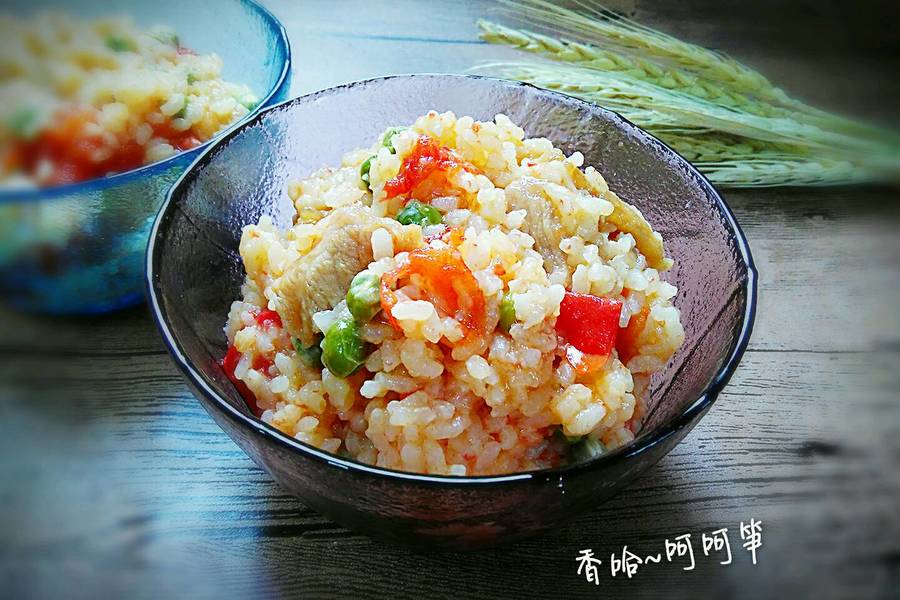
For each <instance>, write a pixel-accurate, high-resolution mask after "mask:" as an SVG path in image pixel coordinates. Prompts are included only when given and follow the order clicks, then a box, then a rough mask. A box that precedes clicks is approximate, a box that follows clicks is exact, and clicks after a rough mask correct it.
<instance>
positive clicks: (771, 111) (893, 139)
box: [478, 19, 900, 145]
mask: <svg viewBox="0 0 900 600" xmlns="http://www.w3.org/2000/svg"><path fill="white" fill-rule="evenodd" d="M478 26H479V27H480V28H481V31H482V33H481V37H482V39H484V40H485V41H487V42H490V43H493V44H504V45H507V46H511V47H514V48H517V49H520V50H524V51H526V52H531V53H535V54H539V55H541V56H544V57H546V58H550V59H552V60H556V61H561V62H567V63H572V64H576V65H578V66H580V67H584V68H588V69H595V70H599V71H605V72H617V73H622V74H625V75H629V76H632V77H634V78H636V79H639V80H641V81H643V82H646V83H651V84H653V85H657V86H659V87H662V88H665V89H672V90H678V91H680V92H682V93H685V94H689V95H691V96H695V97H697V98H700V99H703V100H707V101H710V102H714V103H716V104H720V105H722V106H726V107H728V108H733V109H736V110H743V111H746V112H749V113H751V114H754V115H758V116H764V117H786V118H792V119H795V120H798V121H801V122H804V123H808V124H810V125H814V126H816V127H821V128H824V129H832V130H835V131H838V132H842V133H847V134H850V135H858V136H859V135H862V136H865V137H868V138H871V139H872V140H873V141H880V142H882V143H885V144H889V145H890V144H893V145H900V138H898V137H897V136H895V135H892V134H891V133H890V132H886V131H884V130H883V129H880V128H874V127H871V126H869V125H865V124H862V123H858V122H855V121H852V120H849V119H845V118H843V117H839V116H837V115H832V114H829V113H827V112H824V111H821V110H819V109H816V108H813V107H810V106H808V105H805V104H803V103H802V102H799V101H796V100H793V99H791V98H789V97H787V96H786V95H784V96H783V98H782V100H785V99H787V100H788V101H789V102H787V104H788V105H790V106H791V108H788V107H787V106H785V105H783V104H785V103H784V102H782V103H781V104H778V105H776V104H772V103H770V102H767V101H762V100H761V99H759V98H756V97H754V96H752V95H750V94H749V93H735V92H733V91H731V90H729V89H728V87H727V86H726V85H725V84H723V83H722V82H718V81H712V80H707V79H704V78H703V77H700V76H698V75H695V74H693V73H691V72H689V71H687V70H684V69H679V68H671V67H667V66H665V65H663V66H660V65H657V64H655V63H653V62H651V61H649V60H645V59H643V58H640V57H637V56H633V55H629V54H627V53H625V52H621V51H618V52H615V51H612V50H606V49H602V48H598V47H597V46H594V45H591V44H585V43H582V42H578V41H574V40H568V39H556V38H553V37H550V36H546V35H542V34H539V33H535V32H531V31H524V30H520V29H513V28H511V27H505V26H503V25H499V24H497V23H493V22H491V21H485V20H483V19H482V20H479V21H478ZM760 77H762V76H761V75H760Z"/></svg>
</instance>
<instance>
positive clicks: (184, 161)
mask: <svg viewBox="0 0 900 600" xmlns="http://www.w3.org/2000/svg"><path fill="white" fill-rule="evenodd" d="M44 9H59V10H60V11H62V12H66V13H68V14H72V15H73V16H75V17H81V18H92V17H102V16H116V15H129V16H132V17H133V18H134V19H135V21H136V22H137V23H138V24H139V25H144V26H150V25H155V24H164V25H168V26H171V27H173V28H174V29H175V30H176V31H177V32H178V34H179V37H180V38H181V39H182V40H183V41H184V43H185V45H186V46H188V47H190V48H192V49H194V50H196V51H198V52H200V53H207V52H215V53H217V54H218V55H219V56H220V57H222V60H223V63H224V65H223V72H222V76H223V77H224V78H225V79H226V80H229V81H233V82H235V83H243V84H246V85H248V86H249V87H250V89H251V90H253V92H254V93H255V94H256V95H257V97H259V98H260V105H259V106H258V107H257V108H256V109H255V110H253V111H251V113H250V114H249V115H247V116H246V117H245V118H244V119H242V120H241V123H243V122H247V121H249V120H250V119H252V118H253V117H254V116H255V114H256V113H258V112H259V111H260V110H261V109H262V108H263V107H265V106H268V105H271V104H274V103H276V102H280V101H281V100H284V98H285V97H286V96H287V91H288V86H289V84H290V77H289V75H290V45H289V44H288V38H287V34H286V33H285V31H284V28H283V27H282V26H281V24H280V23H279V22H278V20H277V19H276V18H275V17H274V16H272V14H271V13H269V12H268V11H267V10H265V9H264V8H262V7H261V6H259V5H258V4H256V3H255V2H252V1H251V0H217V1H216V2H203V1H201V0H154V1H153V2H143V1H141V0H116V1H114V2H100V1H96V0H94V1H87V2H78V3H77V4H72V3H71V2H66V1H65V0H62V1H56V2H51V1H41V2H38V3H35V2H25V1H22V0H17V1H13V2H11V3H7V4H4V6H3V7H2V8H0V11H12V12H13V13H14V14H20V15H27V14H30V13H32V12H35V11H37V10H44ZM237 125H238V124H236V125H235V126H237ZM209 144H210V142H207V143H206V144H203V145H201V146H199V147H197V148H194V149H192V150H189V151H187V152H182V153H180V154H177V155H175V156H173V157H171V158H168V159H166V160H162V161H160V162H157V163H154V164H152V165H148V166H145V167H141V168H139V169H135V170H133V171H128V172H126V173H121V174H118V175H113V176H110V177H106V178H103V179H95V180H91V181H87V182H83V183H77V184H72V185H64V186H59V187H55V188H46V189H36V190H26V191H12V190H8V191H4V190H2V188H0V298H2V299H3V300H4V301H6V302H9V303H11V304H13V305H14V306H17V307H20V308H22V309H25V310H30V311H38V312H48V313H57V314H87V313H100V312H107V311H112V310H116V309H119V308H123V307H126V306H130V305H134V304H138V303H140V302H142V301H143V300H144V285H143V273H144V252H145V249H146V244H147V237H148V235H149V232H150V226H151V225H152V223H153V218H154V217H155V216H156V213H157V211H158V210H159V207H160V205H161V204H162V202H163V199H164V198H165V196H166V193H167V192H168V191H169V188H170V187H171V185H172V183H173V182H174V181H175V180H176V179H178V177H179V176H180V175H181V174H182V173H183V172H184V170H185V169H186V168H187V167H188V165H190V164H191V162H192V161H193V160H194V159H196V158H197V157H198V156H199V155H200V154H201V153H203V152H204V150H205V149H206V148H207V147H208V146H209Z"/></svg>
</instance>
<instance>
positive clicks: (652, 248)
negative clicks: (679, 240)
mask: <svg viewBox="0 0 900 600" xmlns="http://www.w3.org/2000/svg"><path fill="white" fill-rule="evenodd" d="M568 168H569V173H570V174H571V175H572V179H573V180H574V181H575V185H576V186H578V187H579V188H581V189H583V190H588V191H590V192H591V193H592V194H594V195H595V196H599V197H601V198H603V199H604V200H608V201H609V202H611V203H612V205H613V212H612V214H611V215H609V216H608V217H606V222H607V223H612V224H613V225H615V226H616V227H617V228H618V229H619V230H620V231H624V232H625V233H630V234H631V235H632V236H634V242H635V245H636V246H637V249H638V250H640V252H641V254H643V255H644V257H645V258H646V259H647V264H648V265H650V266H651V267H653V268H654V269H656V270H657V271H660V272H662V271H666V270H668V269H670V268H671V267H672V264H673V262H672V259H671V258H666V254H665V249H664V248H663V241H662V236H661V235H659V233H658V232H656V231H653V228H652V227H651V226H650V223H648V222H647V219H645V218H644V215H642V214H641V211H639V210H638V209H637V208H635V207H634V206H632V205H631V204H628V203H627V202H625V201H624V200H622V199H621V198H619V197H618V196H617V195H616V194H615V193H613V192H612V191H611V190H609V189H605V190H601V189H597V187H596V186H595V185H593V184H592V183H591V181H590V180H589V179H588V178H587V177H586V176H585V174H584V173H582V172H581V170H579V169H578V167H576V166H574V165H568Z"/></svg>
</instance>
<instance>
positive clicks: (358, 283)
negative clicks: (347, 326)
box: [347, 271, 381, 323]
mask: <svg viewBox="0 0 900 600" xmlns="http://www.w3.org/2000/svg"><path fill="white" fill-rule="evenodd" d="M347 308H349V309H350V314H352V315H353V318H354V319H356V320H357V321H358V322H360V323H365V322H366V321H368V320H370V319H371V318H372V317H374V316H375V315H376V314H377V313H378V311H379V310H381V277H379V276H378V275H376V274H374V273H370V272H369V271H360V272H359V273H357V274H356V277H354V278H353V281H351V282H350V289H348V290H347Z"/></svg>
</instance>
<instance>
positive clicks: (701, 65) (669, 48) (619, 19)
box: [500, 0, 796, 108]
mask: <svg viewBox="0 0 900 600" xmlns="http://www.w3.org/2000/svg"><path fill="white" fill-rule="evenodd" d="M500 4H501V5H503V6H505V7H506V9H507V10H506V13H507V14H508V15H509V17H510V18H512V19H514V20H518V21H521V22H524V23H527V24H529V25H537V26H541V27H544V28H545V29H547V30H548V31H549V32H552V33H553V34H554V35H556V36H557V37H571V38H576V39H580V40H582V41H584V42H588V43H592V44H594V45H597V46H599V47H606V48H617V49H623V50H628V51H629V52H631V53H633V54H638V55H639V56H642V57H643V58H645V59H647V60H652V61H654V62H657V63H663V64H675V65H678V66H679V67H681V68H682V69H684V70H687V71H689V72H692V73H695V74H698V75H701V76H702V77H704V78H705V79H707V80H710V81H718V82H720V83H724V84H726V85H728V86H729V87H730V88H731V89H732V90H734V91H735V92H740V93H745V94H751V95H753V96H757V97H760V98H764V99H766V100H769V101H773V102H777V103H784V104H785V105H786V106H788V107H791V108H794V107H795V104H796V101H794V100H792V99H791V98H789V97H788V96H787V94H785V93H784V91H782V90H781V89H779V88H777V87H775V86H774V85H773V84H772V83H771V82H770V81H769V80H768V79H766V78H765V77H764V76H763V75H762V74H760V73H759V72H758V71H755V70H753V69H750V68H749V67H747V66H745V65H743V64H741V63H739V62H738V61H736V60H734V59H732V58H731V57H729V56H727V55H725V54H723V53H721V52H715V51H713V50H709V49H707V48H703V47H702V46H698V45H696V44H691V43H689V42H684V41H682V40H679V39H678V38H675V37H673V36H671V35H668V34H666V33H663V32H661V31H657V30H655V29H651V28H649V27H646V26H644V25H641V24H639V23H636V22H634V21H632V20H631V19H628V18H626V17H623V16H621V15H617V14H615V13H613V12H612V11H610V10H609V9H607V8H605V7H603V6H601V5H597V4H594V3H590V4H587V3H584V2H581V1H578V0H576V4H577V5H579V6H580V7H581V8H582V9H583V11H584V14H582V13H579V12H577V11H574V10H571V9H568V8H564V7H561V6H556V5H554V4H553V3H551V2H547V1H546V0H500Z"/></svg>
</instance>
